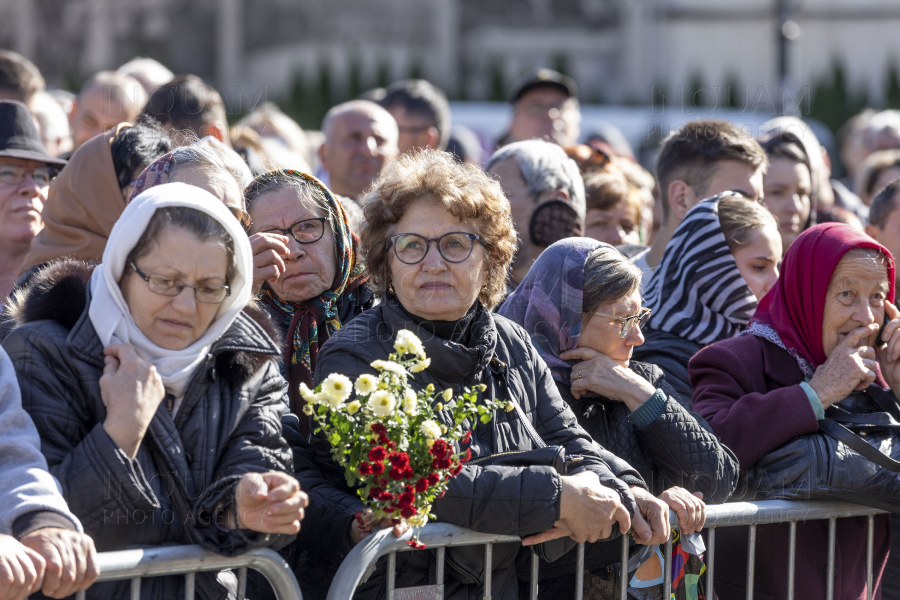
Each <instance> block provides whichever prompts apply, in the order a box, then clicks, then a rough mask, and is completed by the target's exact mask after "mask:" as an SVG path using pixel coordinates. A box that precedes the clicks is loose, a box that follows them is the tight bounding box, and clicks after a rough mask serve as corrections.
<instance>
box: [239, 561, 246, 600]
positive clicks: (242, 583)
mask: <svg viewBox="0 0 900 600" xmlns="http://www.w3.org/2000/svg"><path fill="white" fill-rule="evenodd" d="M237 597H238V598H246V597H247V567H241V568H240V569H238V595H237Z"/></svg>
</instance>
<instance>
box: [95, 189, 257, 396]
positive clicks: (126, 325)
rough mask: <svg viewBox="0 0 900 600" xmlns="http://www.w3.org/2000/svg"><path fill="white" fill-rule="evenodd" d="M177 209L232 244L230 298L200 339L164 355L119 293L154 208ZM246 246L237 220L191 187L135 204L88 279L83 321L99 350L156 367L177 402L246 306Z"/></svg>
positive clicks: (154, 192)
mask: <svg viewBox="0 0 900 600" xmlns="http://www.w3.org/2000/svg"><path fill="white" fill-rule="evenodd" d="M168 206H182V207H187V208H193V209H195V210H198V211H200V212H203V213H206V214H208V215H209V216H211V217H212V218H213V219H215V220H216V221H218V222H219V223H220V224H221V225H222V227H224V228H225V231H227V232H228V235H230V236H231V238H232V239H233V240H234V265H235V273H234V277H233V281H230V282H229V285H230V286H231V295H229V296H226V297H225V301H224V302H222V304H221V305H220V306H219V310H218V312H217V313H216V318H215V320H214V321H213V322H212V324H210V326H209V328H208V329H207V330H206V332H205V333H204V334H203V335H202V336H200V339H199V340H197V341H196V342H194V343H193V344H191V345H190V346H188V347H187V348H185V349H184V350H166V349H165V348H160V347H159V346H157V345H156V344H154V343H153V342H151V341H150V340H149V339H148V338H147V336H145V335H144V334H143V333H142V332H141V330H140V329H138V327H137V325H135V323H134V319H133V318H132V316H131V311H130V310H129V308H128V305H127V304H126V303H125V298H124V297H123V296H122V290H121V289H120V288H119V283H118V281H119V279H121V277H122V273H124V271H125V262H126V260H127V258H128V254H129V253H130V252H131V251H132V249H134V247H135V245H136V244H137V242H138V240H139V239H140V237H141V235H142V234H143V233H144V231H145V230H146V229H147V225H148V224H149V223H150V219H151V218H152V217H153V215H154V213H156V211H157V210H158V209H160V208H164V207H168ZM252 260H253V259H252V252H251V250H250V241H249V240H248V239H247V234H246V233H244V230H243V229H242V228H241V226H240V224H238V221H237V219H235V218H234V216H233V215H232V214H231V212H229V211H228V209H227V208H225V205H224V204H222V202H221V201H220V200H219V199H218V198H216V197H215V196H213V195H212V194H210V193H209V192H207V191H205V190H202V189H200V188H198V187H194V186H192V185H186V184H184V183H166V184H163V185H159V186H156V187H153V188H150V189H149V190H147V191H146V192H144V193H142V194H141V195H139V196H138V197H137V198H135V199H134V200H133V201H132V202H131V203H130V204H129V205H128V206H127V207H126V208H125V211H124V212H123V213H122V216H121V217H119V220H118V221H117V222H116V224H115V226H114V227H113V230H112V233H110V235H109V241H108V242H107V243H106V250H104V252H103V262H101V263H100V265H98V266H97V268H96V269H95V270H94V273H93V275H92V276H91V307H90V309H89V310H88V316H89V317H90V319H91V323H92V324H93V325H94V329H95V330H96V331H97V336H98V337H99V338H100V342H101V343H102V344H103V346H104V347H105V346H109V345H110V344H121V343H125V344H131V345H132V346H134V349H135V351H136V352H137V354H138V356H140V357H141V358H143V359H144V360H147V361H149V362H150V363H151V364H153V366H155V367H156V370H157V372H159V374H160V376H161V377H162V380H163V384H164V385H165V387H166V391H167V392H169V393H170V394H172V395H173V396H175V397H176V398H181V397H182V396H184V391H185V388H186V387H187V384H188V382H189V381H190V379H191V376H192V375H193V374H194V371H195V370H196V368H197V367H198V366H200V365H201V364H202V363H203V361H204V359H205V358H206V355H207V354H208V353H209V349H210V347H211V346H212V344H213V342H215V341H216V340H217V339H218V338H219V337H221V336H222V334H224V333H225V332H226V331H227V330H228V328H229V327H231V324H232V323H234V320H235V319H236V318H237V316H238V314H240V312H241V311H242V310H243V309H244V307H245V306H246V305H247V302H248V301H249V300H250V289H251V287H252V285H253V263H252Z"/></svg>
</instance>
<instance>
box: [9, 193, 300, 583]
mask: <svg viewBox="0 0 900 600" xmlns="http://www.w3.org/2000/svg"><path fill="white" fill-rule="evenodd" d="M252 277H253V270H252V264H251V251H250V244H249V242H248V240H247V236H246V235H245V234H244V232H243V230H242V229H241V227H240V225H239V224H238V222H237V220H236V219H235V217H234V216H232V214H231V213H230V212H229V211H228V209H227V208H226V207H225V206H224V205H223V204H222V202H221V201H219V200H218V199H216V198H215V197H214V196H212V195H211V194H209V193H208V192H206V191H204V190H202V189H200V188H197V187H194V186H190V185H185V184H182V183H169V184H165V185H160V186H157V187H154V188H152V189H150V190H148V191H147V192H145V193H143V194H141V195H140V196H138V197H137V198H136V199H135V200H134V201H133V202H132V203H131V204H129V205H128V207H127V208H126V209H125V211H124V212H123V214H122V217H121V218H120V219H119V221H118V222H117V223H116V225H115V227H114V228H113V230H112V233H111V235H110V237H109V242H108V243H107V245H106V249H105V251H104V253H103V262H102V263H101V264H100V265H98V266H97V267H96V268H93V269H91V267H89V266H87V265H85V264H84V263H80V262H76V261H72V260H69V261H62V262H57V263H52V264H50V265H49V266H47V267H45V268H44V269H43V270H42V271H41V272H40V273H38V274H37V275H36V276H35V279H34V280H33V281H32V283H31V284H30V285H29V287H27V288H26V289H25V290H23V291H22V292H21V293H20V295H19V296H18V298H17V303H16V304H17V311H16V317H17V322H18V326H17V328H16V329H15V330H14V331H13V332H12V333H11V334H10V335H9V337H8V338H7V339H6V340H5V342H4V347H5V349H6V350H7V352H8V353H9V355H10V357H11V358H12V361H13V364H14V365H15V369H16V373H17V376H18V379H19V384H20V386H21V388H22V400H23V405H24V407H25V409H26V410H27V411H28V412H29V413H30V414H31V416H32V417H33V418H34V421H35V423H36V424H37V426H38V430H39V432H40V435H41V442H42V444H41V445H42V450H43V452H44V454H45V455H46V457H47V461H48V463H49V465H50V471H51V472H52V473H53V474H54V475H55V476H56V478H57V479H58V480H59V482H60V484H61V486H62V491H63V495H64V496H65V498H66V500H67V501H68V503H69V507H70V508H71V510H72V512H73V513H75V514H76V515H77V516H78V517H79V518H80V519H81V521H82V523H83V524H84V528H85V531H86V532H87V533H89V534H90V535H91V536H92V537H93V538H94V540H95V542H96V545H97V549H98V550H119V549H123V548H130V547H135V546H155V545H159V544H172V543H194V544H201V545H203V546H205V547H207V548H210V549H212V550H215V551H217V552H220V553H222V554H229V555H231V554H237V553H241V552H245V551H247V550H251V549H253V548H256V547H260V546H268V545H278V544H283V543H285V542H286V541H287V539H288V536H290V535H292V534H295V533H296V532H297V531H298V530H299V527H300V523H299V522H300V519H302V518H303V507H304V506H305V505H306V496H305V495H304V494H303V493H302V492H301V491H300V489H299V485H298V483H297V481H296V480H295V479H294V478H293V477H292V476H290V475H288V473H291V472H292V458H291V452H290V448H289V446H288V443H287V442H286V441H285V439H284V438H283V436H282V431H281V421H280V419H281V417H282V415H283V414H284V413H285V412H286V391H285V389H284V380H283V379H282V377H281V375H280V374H279V370H278V366H277V363H276V361H277V357H278V354H279V348H278V346H277V345H276V344H275V343H274V342H273V341H272V340H271V339H270V337H269V335H268V334H267V333H266V330H265V329H264V328H263V326H261V325H260V323H258V322H257V321H256V320H254V314H253V313H252V312H251V310H250V309H248V308H247V303H248V301H249V299H250V290H251V286H252ZM257 316H258V315H257ZM182 581H183V578H180V577H169V578H153V579H145V580H144V581H143V583H142V586H143V593H144V594H145V595H146V597H153V598H161V597H165V598H177V597H179V596H182V595H183V594H184V590H183V583H182ZM234 583H236V582H234V581H233V577H230V578H229V577H228V576H226V574H224V573H220V574H218V576H217V574H215V573H212V574H198V576H197V585H198V592H199V593H200V594H201V597H205V598H221V597H223V594H228V596H233V594H234V591H235V589H234V587H233V584H234ZM223 585H224V586H225V587H224V589H223V587H222V586H223ZM128 586H129V583H128V582H115V583H107V584H101V585H97V586H94V587H92V588H91V589H90V590H89V591H88V595H89V596H92V597H96V598H113V597H123V596H127V594H128V592H127V589H128ZM229 588H230V589H229Z"/></svg>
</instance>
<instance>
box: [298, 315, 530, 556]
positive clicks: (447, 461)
mask: <svg viewBox="0 0 900 600" xmlns="http://www.w3.org/2000/svg"><path fill="white" fill-rule="evenodd" d="M394 350H396V352H395V353H392V354H390V356H389V357H388V360H376V361H375V362H373V363H372V368H373V369H375V370H376V371H378V375H377V376H375V375H370V374H363V375H360V376H359V377H358V378H357V379H356V381H355V382H351V381H350V379H349V378H348V377H346V376H344V375H341V374H339V373H332V374H330V375H329V376H328V377H326V378H325V379H324V380H323V381H322V383H320V384H319V385H318V386H317V387H316V389H315V390H311V389H309V388H308V387H307V386H305V385H303V384H300V393H301V395H302V396H303V399H304V400H306V402H307V404H306V406H304V407H303V411H304V412H305V413H306V414H307V415H310V416H312V417H313V418H314V419H315V421H316V423H317V424H318V425H319V427H318V428H317V429H316V432H317V433H318V432H320V431H323V432H325V435H326V437H327V438H328V441H329V442H330V443H331V447H332V449H331V454H332V456H333V457H334V460H335V462H337V463H338V464H341V465H344V467H345V469H344V472H345V475H346V478H347V484H348V485H349V486H350V487H356V490H357V493H358V494H359V497H360V498H361V499H362V501H363V502H364V503H366V505H367V506H368V507H369V508H370V509H371V510H372V514H371V517H370V519H369V521H368V523H371V522H374V521H376V520H380V519H382V518H390V519H392V520H393V522H394V523H395V524H396V523H399V522H400V521H401V520H403V521H406V522H407V523H409V525H410V526H412V527H413V528H414V529H416V530H418V529H419V528H421V527H422V526H423V525H425V524H426V523H427V522H428V519H429V518H431V519H433V518H435V517H434V515H432V514H431V505H432V503H433V502H434V501H435V500H436V499H437V498H440V497H441V496H443V495H444V492H445V491H446V490H447V487H448V485H449V482H450V479H452V478H453V477H455V476H456V475H458V474H459V472H460V471H461V470H462V468H463V465H464V464H465V463H466V462H467V461H468V460H469V458H470V457H471V450H470V449H468V448H467V449H466V451H465V452H460V453H456V452H455V450H454V443H456V442H460V443H461V444H468V443H469V440H470V438H471V435H472V432H471V431H467V430H465V429H464V428H463V423H464V422H465V421H466V420H468V421H469V422H470V423H474V422H475V421H476V419H477V420H479V421H481V422H482V423H488V422H490V420H491V418H492V416H493V411H495V410H498V409H504V410H507V411H509V410H512V409H513V405H512V404H511V403H510V402H508V401H507V402H500V401H496V400H490V399H484V398H483V399H482V400H481V402H480V403H479V401H478V397H477V396H478V392H484V391H485V389H486V386H485V385H484V384H480V385H477V386H475V388H474V389H469V388H464V389H463V392H462V394H461V395H459V396H456V397H455V398H454V395H453V390H452V389H446V390H442V391H438V390H436V389H435V388H434V386H433V385H432V384H428V386H427V387H426V388H425V389H424V390H421V391H419V392H416V391H414V390H413V389H412V387H410V385H409V382H408V379H409V378H410V377H412V376H413V375H414V374H416V373H421V372H422V371H424V370H425V369H427V368H428V366H429V365H430V364H431V360H430V359H429V358H428V357H427V356H425V350H424V348H423V347H422V342H421V340H419V338H417V337H416V336H415V334H413V333H412V332H411V331H409V330H406V329H404V330H402V331H399V332H398V333H397V338H396V340H395V342H394ZM354 392H355V397H353V398H352V399H351V397H352V396H354ZM438 412H440V413H442V415H443V416H444V419H443V423H442V422H441V421H439V420H438V418H437V413H438ZM444 423H446V424H444ZM360 524H361V525H363V526H364V527H365V526H366V525H367V523H360ZM407 543H408V544H409V545H410V546H412V547H414V548H417V549H421V548H424V547H425V545H424V544H421V543H419V541H418V535H417V536H416V539H415V540H410V541H409V542H407Z"/></svg>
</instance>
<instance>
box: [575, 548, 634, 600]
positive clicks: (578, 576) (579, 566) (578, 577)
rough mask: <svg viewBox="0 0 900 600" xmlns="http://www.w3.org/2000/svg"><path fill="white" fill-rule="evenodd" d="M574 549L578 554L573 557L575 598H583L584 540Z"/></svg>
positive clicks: (580, 599) (576, 599)
mask: <svg viewBox="0 0 900 600" xmlns="http://www.w3.org/2000/svg"><path fill="white" fill-rule="evenodd" d="M623 537H624V536H623ZM576 551H577V552H578V555H577V557H576V559H575V567H576V570H575V600H582V599H583V598H584V542H581V543H580V544H578V548H576Z"/></svg>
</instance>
